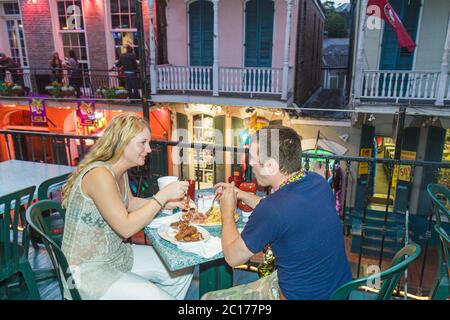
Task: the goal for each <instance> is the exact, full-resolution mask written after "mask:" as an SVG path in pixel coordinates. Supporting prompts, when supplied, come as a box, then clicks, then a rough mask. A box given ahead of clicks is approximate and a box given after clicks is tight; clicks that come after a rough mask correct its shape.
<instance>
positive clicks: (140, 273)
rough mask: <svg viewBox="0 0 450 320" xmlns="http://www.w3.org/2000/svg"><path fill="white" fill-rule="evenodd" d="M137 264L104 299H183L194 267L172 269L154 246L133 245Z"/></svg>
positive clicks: (134, 264) (117, 282) (107, 292)
mask: <svg viewBox="0 0 450 320" xmlns="http://www.w3.org/2000/svg"><path fill="white" fill-rule="evenodd" d="M132 248H133V255H134V261H133V268H132V269H131V272H127V273H125V274H124V275H123V276H122V277H121V278H120V279H119V280H117V281H116V282H114V283H113V284H112V286H111V287H110V288H109V289H108V290H107V291H106V293H105V294H104V295H103V297H101V298H100V299H101V300H172V299H178V300H182V299H184V298H185V296H186V293H187V290H188V288H189V285H190V284H191V280H192V272H193V268H186V269H183V270H179V271H176V272H170V271H169V270H167V268H166V267H165V265H164V263H163V262H162V261H161V259H160V258H159V256H158V255H157V254H156V252H155V250H154V249H153V247H152V246H144V245H132Z"/></svg>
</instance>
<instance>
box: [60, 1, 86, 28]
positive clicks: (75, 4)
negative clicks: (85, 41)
mask: <svg viewBox="0 0 450 320" xmlns="http://www.w3.org/2000/svg"><path fill="white" fill-rule="evenodd" d="M58 17H59V27H60V29H61V30H84V25H83V11H82V9H81V1H80V0H58Z"/></svg>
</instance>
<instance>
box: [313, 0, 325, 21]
mask: <svg viewBox="0 0 450 320" xmlns="http://www.w3.org/2000/svg"><path fill="white" fill-rule="evenodd" d="M313 2H314V3H315V5H316V7H317V9H319V12H320V14H321V15H322V17H323V19H324V20H326V19H327V18H326V16H325V9H324V7H323V6H322V4H321V3H320V0H313Z"/></svg>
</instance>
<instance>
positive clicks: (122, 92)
mask: <svg viewBox="0 0 450 320" xmlns="http://www.w3.org/2000/svg"><path fill="white" fill-rule="evenodd" d="M115 94H116V98H117V99H126V98H128V90H126V89H125V88H124V87H118V88H117V89H116V90H115Z"/></svg>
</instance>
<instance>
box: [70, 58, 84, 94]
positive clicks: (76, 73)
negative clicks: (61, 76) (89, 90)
mask: <svg viewBox="0 0 450 320" xmlns="http://www.w3.org/2000/svg"><path fill="white" fill-rule="evenodd" d="M66 68H67V69H68V70H69V85H71V86H72V87H74V89H75V95H76V97H77V98H79V97H80V96H81V85H82V80H83V74H82V72H81V69H80V64H79V63H78V58H77V55H76V54H75V50H73V49H70V51H69V60H68V61H67V63H66Z"/></svg>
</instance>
